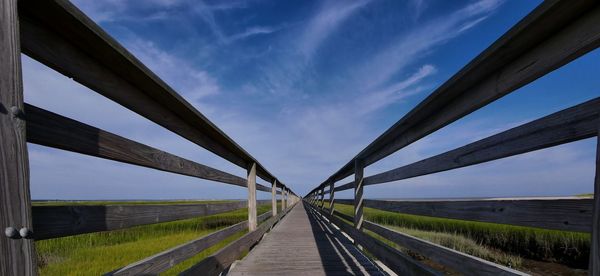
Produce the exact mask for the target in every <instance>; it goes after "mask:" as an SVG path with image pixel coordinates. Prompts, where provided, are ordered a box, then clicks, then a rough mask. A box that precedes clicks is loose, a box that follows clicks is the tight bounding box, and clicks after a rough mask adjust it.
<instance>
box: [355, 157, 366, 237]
mask: <svg viewBox="0 0 600 276" xmlns="http://www.w3.org/2000/svg"><path fill="white" fill-rule="evenodd" d="M363 173H364V163H363V161H362V160H360V159H356V161H354V228H356V229H360V228H361V227H362V222H363Z"/></svg>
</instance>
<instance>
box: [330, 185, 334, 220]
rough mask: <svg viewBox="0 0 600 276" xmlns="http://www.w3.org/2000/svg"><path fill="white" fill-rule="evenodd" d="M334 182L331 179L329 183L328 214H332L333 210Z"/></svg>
mask: <svg viewBox="0 0 600 276" xmlns="http://www.w3.org/2000/svg"><path fill="white" fill-rule="evenodd" d="M334 187H335V182H333V181H331V184H329V191H330V193H329V215H333V212H334V211H335V190H334Z"/></svg>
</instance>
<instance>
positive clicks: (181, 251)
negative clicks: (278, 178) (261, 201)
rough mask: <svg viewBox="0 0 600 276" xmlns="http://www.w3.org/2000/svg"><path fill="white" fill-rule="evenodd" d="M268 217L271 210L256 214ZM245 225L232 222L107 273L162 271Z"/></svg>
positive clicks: (244, 228) (155, 272)
mask: <svg viewBox="0 0 600 276" xmlns="http://www.w3.org/2000/svg"><path fill="white" fill-rule="evenodd" d="M270 217H271V212H267V213H264V214H262V215H260V216H258V221H259V223H260V222H263V221H265V220H267V219H269V218H270ZM247 227H248V221H242V222H240V223H238V224H234V225H232V226H229V227H227V228H224V229H221V230H219V231H217V232H214V233H211V234H208V235H206V236H203V237H201V238H199V239H196V240H193V241H189V242H186V243H184V244H182V245H179V246H177V247H174V248H171V249H169V250H166V251H163V252H161V253H158V254H156V255H153V256H150V257H148V258H145V259H143V260H140V261H138V262H135V263H132V264H130V265H127V266H125V267H123V268H120V269H117V270H115V271H112V272H110V273H107V275H148V274H158V273H161V272H164V271H166V270H168V269H170V268H172V267H173V266H175V265H177V264H179V263H181V262H183V261H185V260H187V259H189V258H191V257H193V256H195V255H196V254H198V253H200V252H202V251H204V250H205V249H207V248H209V247H211V246H213V245H215V244H217V243H219V242H221V241H222V240H224V239H226V238H228V237H230V236H233V235H234V234H237V233H239V232H242V231H245V230H246V228H247Z"/></svg>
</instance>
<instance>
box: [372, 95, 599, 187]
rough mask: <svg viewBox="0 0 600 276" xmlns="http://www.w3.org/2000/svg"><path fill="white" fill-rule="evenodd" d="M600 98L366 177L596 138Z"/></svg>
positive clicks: (379, 178)
mask: <svg viewBox="0 0 600 276" xmlns="http://www.w3.org/2000/svg"><path fill="white" fill-rule="evenodd" d="M599 111H600V98H595V99H593V100H590V101H587V102H585V103H582V104H579V105H576V106H574V107H571V108H567V109H565V110H562V111H559V112H556V113H554V114H551V115H548V116H546V117H543V118H541V119H538V120H534V121H532V122H530V123H526V124H523V125H521V126H518V127H515V128H512V129H509V130H507V131H504V132H501V133H499V134H496V135H492V136H490V137H488V138H485V139H482V140H479V141H477V142H474V143H471V144H468V145H466V146H463V147H460V148H457V149H454V150H451V151H448V152H446V153H442V154H439V155H436V156H434V157H431V158H427V159H424V160H421V161H418V162H415V163H412V164H409V165H406V166H403V167H400V168H397V169H393V170H390V171H386V172H383V173H379V174H376V175H373V176H369V177H367V178H365V180H364V182H365V185H373V184H378V183H385V182H390V181H396V180H401V179H407V178H411V177H415V176H421V175H426V174H431V173H436V172H441V171H446V170H451V169H456V168H462V167H466V166H471V165H475V164H480V163H483V162H488V161H492V160H496V159H500V158H505V157H509V156H514V155H518V154H522V153H526V152H530V151H535V150H539V149H543V148H548V147H552V146H556V145H560V144H565V143H570V142H573V141H577V140H582V139H586V138H590V137H593V136H596V132H597V126H598V125H599V123H598V112H599Z"/></svg>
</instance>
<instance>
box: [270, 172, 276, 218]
mask: <svg viewBox="0 0 600 276" xmlns="http://www.w3.org/2000/svg"><path fill="white" fill-rule="evenodd" d="M271 206H272V210H271V214H272V215H273V216H277V179H275V180H273V186H271Z"/></svg>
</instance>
